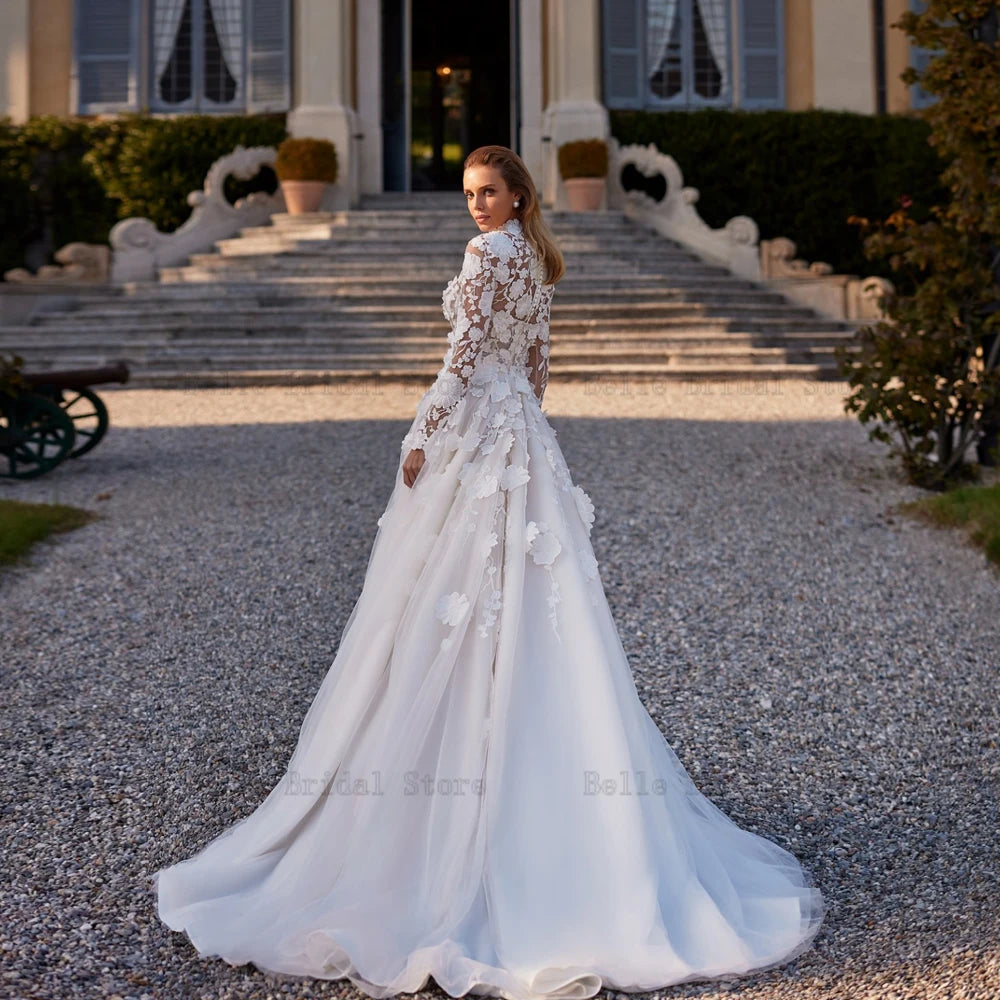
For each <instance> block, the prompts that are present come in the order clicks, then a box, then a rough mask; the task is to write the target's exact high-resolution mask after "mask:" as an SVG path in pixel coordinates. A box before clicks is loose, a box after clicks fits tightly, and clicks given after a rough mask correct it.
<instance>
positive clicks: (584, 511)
mask: <svg viewBox="0 0 1000 1000" xmlns="http://www.w3.org/2000/svg"><path fill="white" fill-rule="evenodd" d="M573 498H574V499H575V500H576V509H577V510H578V511H579V512H580V518H581V520H582V521H583V523H584V524H585V525H586V526H587V534H588V535H589V534H590V529H591V526H592V525H593V523H594V504H593V501H592V500H591V499H590V497H589V496H587V494H586V492H585V491H584V489H583V487H581V486H574V487H573Z"/></svg>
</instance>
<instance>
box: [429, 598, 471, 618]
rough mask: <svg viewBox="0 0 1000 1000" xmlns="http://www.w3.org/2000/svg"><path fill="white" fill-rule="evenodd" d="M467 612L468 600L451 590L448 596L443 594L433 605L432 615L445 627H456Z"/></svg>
mask: <svg viewBox="0 0 1000 1000" xmlns="http://www.w3.org/2000/svg"><path fill="white" fill-rule="evenodd" d="M468 610H469V599H468V598H467V597H466V596H465V594H460V593H459V592H458V591H457V590H453V591H452V592H451V593H450V594H443V595H442V596H441V597H439V598H438V601H437V604H435V605H434V614H435V616H436V617H438V618H440V619H441V621H442V622H444V624H445V625H457V624H458V623H459V622H460V621H461V620H462V619H463V618H464V617H465V613H466V612H467V611H468Z"/></svg>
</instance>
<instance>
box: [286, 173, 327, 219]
mask: <svg viewBox="0 0 1000 1000" xmlns="http://www.w3.org/2000/svg"><path fill="white" fill-rule="evenodd" d="M324 191H326V181H282V182H281V193H282V194H283V195H284V196H285V208H287V209H288V214H289V215H304V214H306V213H307V212H318V211H319V206H320V203H321V202H322V201H323V192H324Z"/></svg>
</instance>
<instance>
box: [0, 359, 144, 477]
mask: <svg viewBox="0 0 1000 1000" xmlns="http://www.w3.org/2000/svg"><path fill="white" fill-rule="evenodd" d="M128 375H129V372H128V366H127V365H126V364H125V363H124V362H122V361H119V362H118V363H117V364H115V365H108V366H107V367H104V368H78V369H73V370H70V371H51V372H32V373H29V372H19V373H18V374H17V376H16V378H15V379H14V380H12V383H13V384H12V387H11V388H10V389H8V390H7V392H4V393H0V476H2V477H7V478H10V479H31V478H33V477H35V476H40V475H42V474H43V473H45V472H48V471H49V469H52V468H54V467H55V466H56V465H58V464H59V463H60V462H61V461H63V459H66V458H78V457H79V456H80V455H83V454H85V453H86V452H88V451H90V449H91V448H93V447H95V446H96V445H97V443H98V442H99V441H100V440H101V438H102V437H104V434H105V432H106V431H107V429H108V409H107V407H106V406H105V405H104V402H103V401H102V400H101V397H100V396H98V395H97V393H96V392H94V390H93V389H91V388H90V386H92V385H100V384H101V383H103V382H127V381H128Z"/></svg>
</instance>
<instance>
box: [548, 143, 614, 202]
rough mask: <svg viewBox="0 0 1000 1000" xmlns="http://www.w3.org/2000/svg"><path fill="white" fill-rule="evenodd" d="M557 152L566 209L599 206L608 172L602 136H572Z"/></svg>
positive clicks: (606, 149)
mask: <svg viewBox="0 0 1000 1000" xmlns="http://www.w3.org/2000/svg"><path fill="white" fill-rule="evenodd" d="M558 155H559V173H560V174H561V175H562V179H563V181H565V183H566V194H567V196H568V198H569V207H570V209H571V210H572V211H574V212H592V211H594V210H595V209H598V208H600V207H601V195H602V194H603V193H604V184H605V177H607V174H608V146H607V143H605V141H604V140H603V139H574V140H573V141H572V142H564V143H563V144H562V145H561V146H560V147H559V153H558Z"/></svg>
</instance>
